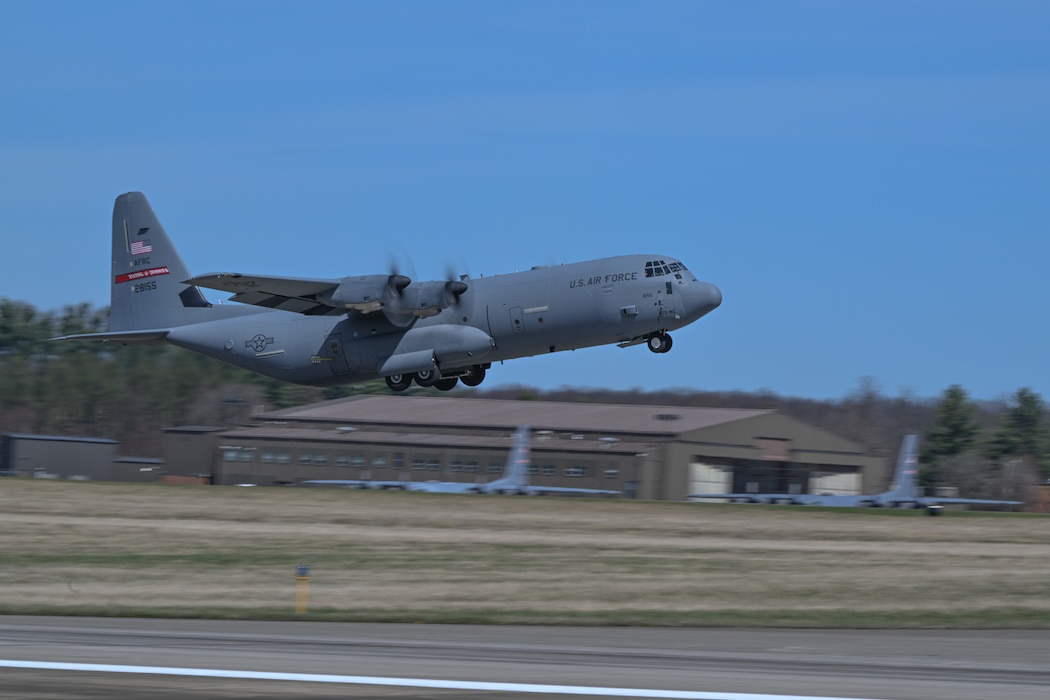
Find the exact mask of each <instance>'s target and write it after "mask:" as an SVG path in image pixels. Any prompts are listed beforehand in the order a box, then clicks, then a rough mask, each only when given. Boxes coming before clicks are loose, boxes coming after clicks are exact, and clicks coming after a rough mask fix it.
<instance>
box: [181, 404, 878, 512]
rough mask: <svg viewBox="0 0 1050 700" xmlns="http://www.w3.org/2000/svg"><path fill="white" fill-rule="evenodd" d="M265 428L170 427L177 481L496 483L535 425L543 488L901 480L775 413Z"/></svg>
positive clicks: (407, 412) (399, 417) (840, 490)
mask: <svg viewBox="0 0 1050 700" xmlns="http://www.w3.org/2000/svg"><path fill="white" fill-rule="evenodd" d="M257 420H258V423H257V424H256V425H254V426H250V427H241V428H236V429H216V428H208V427H183V428H171V429H169V431H168V432H167V435H166V443H165V449H164V453H165V467H166V470H167V472H168V474H169V475H172V476H174V477H175V478H180V477H181V478H187V477H189V478H195V479H196V478H205V479H207V480H209V481H211V482H212V483H217V484H244V483H248V484H259V485H278V484H296V483H299V482H301V481H304V480H308V479H364V480H369V479H374V480H377V481H428V480H439V481H469V482H475V483H483V482H487V481H491V480H494V479H496V478H499V475H500V473H501V471H502V468H503V464H504V461H505V459H506V456H507V453H508V451H509V449H510V446H511V435H512V434H513V432H514V430H515V429H516V428H517V427H518V426H521V425H528V426H530V427H531V428H532V431H533V433H532V436H533V439H532V466H531V475H530V479H531V481H532V483H533V484H535V485H542V486H572V487H582V488H596V489H612V490H616V491H620V492H622V493H623V494H624V496H625V497H628V498H642V499H656V500H683V499H685V498H686V496H687V495H688V494H690V493H722V492H728V491H734V492H741V491H744V492H753V491H754V492H757V491H762V492H770V491H773V492H784V493H834V494H857V493H864V492H872V491H879V490H883V489H884V488H885V487H886V486H887V481H888V471H887V465H886V462H885V460H883V459H882V458H875V457H869V456H868V455H866V454H864V453H863V451H862V449H861V447H860V446H859V445H857V444H856V443H853V442H851V441H849V440H845V439H843V438H840V437H837V436H835V435H832V434H830V433H828V432H825V431H823V430H819V429H817V428H814V427H812V426H809V425H806V424H805V423H802V422H800V421H797V420H795V419H793V418H789V417H787V416H783V415H780V414H778V413H776V412H775V411H768V410H750V409H727V408H689V407H681V406H638V405H612V404H592V403H561V402H544V401H507V400H493V399H474V398H469V399H468V398H453V397H449V398H444V397H417V396H360V397H351V398H347V399H337V400H334V401H326V402H323V403H319V404H313V405H309V406H303V407H299V408H292V409H286V410H281V411H275V412H272V413H268V414H264V415H261V416H258V417H257Z"/></svg>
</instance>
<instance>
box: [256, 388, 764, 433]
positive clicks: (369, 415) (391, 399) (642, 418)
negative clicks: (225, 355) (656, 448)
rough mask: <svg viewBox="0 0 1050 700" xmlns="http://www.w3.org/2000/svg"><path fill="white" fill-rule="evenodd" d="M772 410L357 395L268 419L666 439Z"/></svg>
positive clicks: (269, 416) (268, 417)
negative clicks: (521, 428) (525, 429)
mask: <svg viewBox="0 0 1050 700" xmlns="http://www.w3.org/2000/svg"><path fill="white" fill-rule="evenodd" d="M770 413H773V411H768V410H753V409H740V408H691V407H683V406H637V405H618V404H599V403H563V402H556V401H509V400H497V399H463V398H452V397H450V398H444V397H430V396H427V397H423V396H359V397H351V398H349V399H337V400H334V401H326V402H323V403H318V404H313V405H310V406H303V407H299V408H290V409H285V410H283V411H275V412H273V413H269V414H267V415H266V416H263V418H265V419H267V420H283V421H290V422H297V421H304V422H315V421H317V422H325V423H338V422H346V423H356V424H376V425H391V424H409V425H418V426H425V425H430V426H454V427H463V426H474V427H479V428H504V429H513V428H515V427H517V426H519V425H528V426H531V427H532V428H533V429H534V430H560V431H579V432H612V433H636V434H640V435H653V436H669V435H677V434H679V433H683V432H686V431H690V430H697V429H700V428H708V427H711V426H714V425H720V424H723V423H729V422H732V421H738V420H744V419H747V418H754V417H756V416H762V415H768V414H770Z"/></svg>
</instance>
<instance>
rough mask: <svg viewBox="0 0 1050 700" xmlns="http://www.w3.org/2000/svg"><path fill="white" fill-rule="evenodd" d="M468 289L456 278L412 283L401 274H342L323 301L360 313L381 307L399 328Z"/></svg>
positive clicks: (431, 313) (434, 311) (435, 311)
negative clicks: (353, 275)
mask: <svg viewBox="0 0 1050 700" xmlns="http://www.w3.org/2000/svg"><path fill="white" fill-rule="evenodd" d="M467 289H468V287H467V284H466V283H465V282H462V281H458V280H449V281H447V282H441V281H432V282H418V283H416V284H413V283H412V280H411V279H410V278H408V277H405V276H404V275H399V274H391V275H363V276H360V277H344V278H342V279H341V280H340V281H339V285H338V286H337V287H336V288H335V289H333V290H332V293H331V295H330V296H329V297H328V299H326V300H325V303H327V304H330V305H331V306H335V307H338V308H344V309H352V310H354V311H360V312H361V313H365V314H368V313H373V312H375V311H382V312H383V315H384V316H386V318H387V320H388V321H390V322H391V323H392V324H394V325H395V326H398V327H399V328H404V327H406V326H409V325H411V324H412V322H413V321H414V320H415V319H417V318H426V317H428V316H436V315H437V314H439V313H441V310H442V309H447V308H448V307H450V306H452V305H453V304H455V303H456V302H457V301H459V297H460V295H462V294H463V293H464V292H466V291H467Z"/></svg>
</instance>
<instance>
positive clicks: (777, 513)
mask: <svg viewBox="0 0 1050 700" xmlns="http://www.w3.org/2000/svg"><path fill="white" fill-rule="evenodd" d="M1048 558H1050V518H1048V517H1045V516H1034V515H1027V514H1001V513H966V512H955V511H952V512H946V513H945V514H943V515H942V516H940V517H937V518H929V517H927V516H925V515H924V514H923V513H922V512H919V511H882V510H867V509H830V508H829V509H823V508H793V507H774V506H768V507H762V506H734V505H723V504H684V503H640V502H630V501H620V500H609V499H580V498H572V499H568V498H510V497H482V496H444V495H428V494H406V493H391V492H369V491H347V490H324V489H294V488H271V489H264V488H256V489H237V488H222V487H173V486H163V485H132V484H101V483H68V482H52V481H33V480H12V479H4V480H0V590H3V591H4V595H3V596H2V597H0V613H6V614H42V615H43V614H61V615H107V616H136V617H138V616H159V617H198V618H204V617H206V618H240V619H310V620H347V621H370V622H425V623H439V622H444V623H460V624H473V623H488V624H497V623H498V624H573V625H658V626H712V627H753V626H760V627H855V628H946V629H947V628H1018V629H1020V628H1039V629H1045V628H1050V600H1048V597H1047V596H1046V595H1045V592H1046V566H1045V562H1046V561H1047V560H1048ZM303 563H305V564H309V565H310V566H311V577H310V581H309V593H310V607H309V610H308V612H307V613H306V614H305V615H296V613H295V611H294V601H295V585H296V584H295V567H296V565H298V564H303Z"/></svg>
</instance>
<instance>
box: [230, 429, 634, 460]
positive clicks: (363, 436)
mask: <svg viewBox="0 0 1050 700" xmlns="http://www.w3.org/2000/svg"><path fill="white" fill-rule="evenodd" d="M511 437H512V436H511V435H504V436H499V437H496V436H492V437H478V436H475V435H434V434H424V433H407V432H398V433H395V432H386V431H374V430H360V431H353V432H343V431H339V430H317V429H314V428H287V427H282V428H275V427H272V426H263V427H258V428H235V429H232V430H227V431H225V432H224V433H222V440H224V441H231V442H235V441H237V440H270V441H288V442H317V443H324V444H328V445H340V446H350V445H412V446H414V447H442V448H471V447H485V448H496V449H499V450H509V449H510V448H511V446H512V442H511ZM529 445H530V447H531V448H532V451H533V452H537V451H538V452H543V451H549V450H557V451H568V452H594V451H595V449H601V450H603V451H605V450H607V451H609V452H611V453H627V454H634V453H637V452H641V451H644V450H646V449H649V448H650V447H651V445H646V444H640V443H636V442H620V441H617V442H597V441H595V440H557V439H545V438H544V437H543V436H538V435H535V434H533V435H532V436H531V440H530V441H529Z"/></svg>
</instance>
